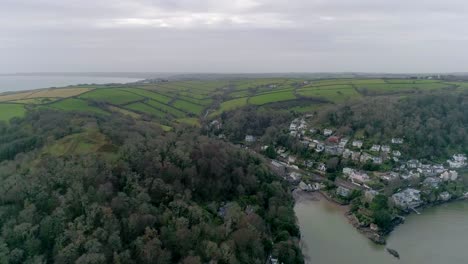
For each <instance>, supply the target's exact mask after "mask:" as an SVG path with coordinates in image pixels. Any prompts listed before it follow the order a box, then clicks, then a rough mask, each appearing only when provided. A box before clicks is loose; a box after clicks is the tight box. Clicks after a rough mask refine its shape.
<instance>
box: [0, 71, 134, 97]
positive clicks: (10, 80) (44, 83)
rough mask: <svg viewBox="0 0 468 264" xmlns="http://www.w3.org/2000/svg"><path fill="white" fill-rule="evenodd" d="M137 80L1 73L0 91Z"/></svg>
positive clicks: (132, 80)
mask: <svg viewBox="0 0 468 264" xmlns="http://www.w3.org/2000/svg"><path fill="white" fill-rule="evenodd" d="M139 80H142V79H136V78H126V77H99V76H56V75H52V76H46V75H42V76H31V75H27V76H24V75H3V76H0V93H3V92H13V91H24V90H33V89H39V88H50V87H64V86H68V85H77V84H106V83H130V82H136V81H139Z"/></svg>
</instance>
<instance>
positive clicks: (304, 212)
mask: <svg viewBox="0 0 468 264" xmlns="http://www.w3.org/2000/svg"><path fill="white" fill-rule="evenodd" d="M295 212H296V216H297V218H298V221H299V225H300V228H301V234H302V242H303V244H304V245H303V252H304V254H305V255H307V256H308V262H307V263H314V264H335V263H337V264H342V263H347V264H358V263H359V264H362V263H370V264H371V263H379V264H393V263H404V264H460V263H468V249H467V246H468V202H466V201H460V202H453V203H448V204H444V205H439V206H436V207H433V208H428V209H425V210H422V212H421V215H416V214H412V215H409V216H408V217H407V218H406V222H405V223H404V224H403V225H400V226H398V227H397V228H396V229H395V230H394V231H393V232H392V233H391V234H390V237H389V238H388V240H387V246H388V247H389V248H392V249H395V250H397V251H398V252H399V254H400V259H399V260H398V259H396V258H394V257H393V256H392V255H390V254H389V253H388V252H387V251H386V249H385V246H379V245H375V244H374V243H372V242H371V241H370V240H368V239H367V238H366V237H364V236H363V235H362V234H360V233H359V232H358V231H357V230H356V229H355V228H354V227H353V226H352V225H351V224H349V223H348V221H347V219H346V218H345V217H344V215H343V214H344V212H345V210H344V209H343V208H340V207H339V206H337V205H335V204H332V203H330V202H329V201H327V200H325V199H323V198H322V199H320V200H319V201H314V200H310V199H301V200H298V201H297V202H296V205H295Z"/></svg>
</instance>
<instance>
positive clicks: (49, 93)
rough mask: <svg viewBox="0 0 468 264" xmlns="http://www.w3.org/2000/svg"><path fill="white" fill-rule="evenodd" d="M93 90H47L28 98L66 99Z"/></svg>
mask: <svg viewBox="0 0 468 264" xmlns="http://www.w3.org/2000/svg"><path fill="white" fill-rule="evenodd" d="M90 90H93V89H92V88H59V89H46V90H39V91H36V92H34V93H32V94H30V95H28V96H27V97H26V98H38V97H60V98H66V97H71V96H76V95H80V94H82V93H85V92H87V91H90Z"/></svg>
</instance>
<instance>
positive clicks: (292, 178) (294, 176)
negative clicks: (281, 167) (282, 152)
mask: <svg viewBox="0 0 468 264" xmlns="http://www.w3.org/2000/svg"><path fill="white" fill-rule="evenodd" d="M301 177H302V175H301V174H300V173H298V172H294V171H293V172H291V173H289V180H290V181H293V182H296V181H299V180H300V179H301Z"/></svg>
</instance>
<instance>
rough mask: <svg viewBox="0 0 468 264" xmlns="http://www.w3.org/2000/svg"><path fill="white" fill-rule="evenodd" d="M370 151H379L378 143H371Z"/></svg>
mask: <svg viewBox="0 0 468 264" xmlns="http://www.w3.org/2000/svg"><path fill="white" fill-rule="evenodd" d="M370 150H371V151H375V152H379V151H380V145H375V144H374V145H372V147H371V148H370Z"/></svg>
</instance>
